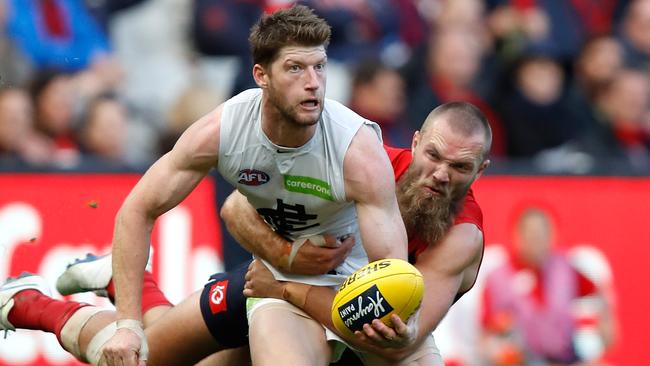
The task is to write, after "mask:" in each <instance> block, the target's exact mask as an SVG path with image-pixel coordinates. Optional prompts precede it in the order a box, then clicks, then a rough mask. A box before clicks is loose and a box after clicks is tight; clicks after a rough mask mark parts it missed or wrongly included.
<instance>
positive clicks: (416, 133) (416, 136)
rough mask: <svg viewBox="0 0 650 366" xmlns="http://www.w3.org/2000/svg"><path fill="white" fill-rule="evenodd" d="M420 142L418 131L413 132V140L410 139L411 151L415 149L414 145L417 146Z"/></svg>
mask: <svg viewBox="0 0 650 366" xmlns="http://www.w3.org/2000/svg"><path fill="white" fill-rule="evenodd" d="M418 142H420V131H415V133H414V134H413V140H411V151H413V150H415V147H416V146H418Z"/></svg>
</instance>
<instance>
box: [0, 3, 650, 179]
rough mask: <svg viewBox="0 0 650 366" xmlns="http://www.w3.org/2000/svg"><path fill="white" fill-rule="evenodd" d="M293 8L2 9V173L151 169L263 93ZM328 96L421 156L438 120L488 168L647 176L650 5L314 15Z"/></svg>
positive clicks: (409, 6) (424, 8)
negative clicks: (252, 53)
mask: <svg viewBox="0 0 650 366" xmlns="http://www.w3.org/2000/svg"><path fill="white" fill-rule="evenodd" d="M294 2H295V1H292V0H193V1H187V0H110V1H109V0H85V1H84V0H3V1H2V2H0V30H1V31H0V78H1V79H0V166H1V167H2V168H4V169H12V168H17V169H21V168H24V167H32V168H38V169H49V168H53V169H84V168H93V167H96V166H101V167H103V168H108V169H113V168H114V169H129V168H136V169H137V168H139V167H144V166H146V165H148V164H149V163H150V162H151V161H153V160H154V159H156V158H157V157H158V156H160V155H161V154H164V153H165V152H166V151H168V150H169V149H170V148H171V147H172V146H173V144H174V142H175V140H176V138H177V137H178V136H179V134H180V133H182V131H183V130H184V129H185V128H186V127H187V126H188V125H189V124H191V123H192V122H194V121H195V120H196V119H197V118H198V117H199V116H201V115H202V114H204V113H206V112H208V111H210V110H211V109H212V108H214V107H216V106H217V105H218V104H220V103H221V102H223V101H224V100H225V99H227V98H228V97H230V96H231V95H234V94H235V93H237V92H239V91H241V90H244V89H246V88H250V87H254V86H255V85H254V83H253V80H252V78H251V76H250V70H251V66H252V65H251V59H250V57H249V51H248V42H247V37H248V32H249V28H250V26H251V25H252V24H253V23H254V22H255V20H256V19H257V18H258V17H259V16H260V15H261V14H262V13H263V12H265V11H272V10H274V9H276V8H279V7H284V6H290V5H291V4H292V3H294ZM299 2H300V3H304V4H307V5H309V6H311V7H312V8H314V9H315V10H316V12H317V13H318V14H319V15H321V16H322V17H324V18H325V19H326V20H327V21H328V22H329V24H330V25H331V26H332V29H333V33H332V40H331V44H330V46H329V50H328V53H329V63H328V77H329V80H328V93H327V94H328V96H329V97H331V98H334V99H337V100H339V101H341V102H343V103H345V104H347V105H348V106H350V107H351V108H352V109H354V110H355V111H357V112H358V113H359V114H361V115H363V116H364V117H366V118H369V119H371V120H373V121H376V122H378V123H379V124H380V125H381V127H382V130H383V133H384V138H385V140H386V142H387V143H389V144H392V145H396V146H402V147H406V146H409V144H410V140H411V137H412V134H413V132H414V129H415V128H416V126H419V125H420V124H421V122H422V121H423V120H424V118H425V117H426V115H427V114H428V113H429V112H430V111H431V110H432V109H433V108H434V107H436V106H437V105H439V104H441V103H444V102H448V101H451V100H465V101H469V102H472V103H474V104H475V105H477V106H478V107H479V108H480V109H482V110H483V111H484V112H485V113H486V114H487V116H488V117H489V119H490V121H491V123H492V127H493V130H494V131H493V133H494V143H493V151H492V159H493V160H494V161H495V162H496V163H497V164H496V166H498V164H499V163H503V164H507V163H508V162H524V164H525V165H526V166H528V167H531V168H534V169H535V170H536V171H538V172H541V173H553V174H556V173H557V174H624V175H637V174H639V175H647V174H649V173H650V107H649V101H650V79H649V78H650V73H649V70H650V69H649V67H650V0H567V1H556V0H304V1H299Z"/></svg>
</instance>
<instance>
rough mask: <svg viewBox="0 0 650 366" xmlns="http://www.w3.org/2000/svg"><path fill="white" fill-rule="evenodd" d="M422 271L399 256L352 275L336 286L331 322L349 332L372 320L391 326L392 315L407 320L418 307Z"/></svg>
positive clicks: (346, 332) (422, 282)
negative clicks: (337, 288) (378, 320)
mask: <svg viewBox="0 0 650 366" xmlns="http://www.w3.org/2000/svg"><path fill="white" fill-rule="evenodd" d="M423 293H424V280H423V278H422V274H421V273H420V271H418V269H417V268H415V267H414V266H413V265H411V264H410V263H408V262H407V261H404V260H401V259H382V260H378V261H375V262H372V263H369V264H367V265H365V266H363V267H361V268H359V269H358V270H357V271H356V272H354V273H353V274H351V275H350V276H349V277H348V278H347V279H346V280H345V282H343V283H342V284H341V286H340V287H339V290H338V292H337V293H336V296H335V297H334V302H333V304H332V321H333V322H334V326H335V327H336V329H338V330H339V332H341V333H343V334H348V335H349V334H352V333H354V331H356V330H361V329H362V328H363V325H364V324H366V323H370V322H371V321H372V320H373V319H380V320H381V321H383V322H384V323H385V324H387V325H389V326H390V325H391V321H390V316H391V314H393V313H395V314H397V315H398V316H399V317H400V318H401V319H402V321H404V322H406V321H407V319H408V318H409V316H411V314H412V313H413V312H414V311H415V310H416V309H417V308H418V307H419V306H420V303H421V302H422V295H423Z"/></svg>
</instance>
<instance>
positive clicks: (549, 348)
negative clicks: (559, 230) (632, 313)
mask: <svg viewBox="0 0 650 366" xmlns="http://www.w3.org/2000/svg"><path fill="white" fill-rule="evenodd" d="M514 230H515V232H514V241H513V247H512V255H511V256H510V258H508V259H506V260H505V262H504V263H502V264H501V265H499V266H497V267H495V268H494V269H493V270H492V271H491V272H490V273H489V274H488V275H487V278H486V283H485V288H484V289H485V292H484V300H485V303H484V306H483V312H484V313H483V325H484V339H483V353H484V357H485V365H495V366H497V365H498V366H516V365H522V366H523V365H539V366H544V365H578V364H580V362H589V363H590V364H591V365H596V364H598V363H597V361H598V360H597V359H594V358H597V357H600V356H602V354H603V351H604V348H606V347H608V346H609V345H610V344H611V343H612V341H613V340H614V328H613V318H612V317H613V313H612V311H611V307H610V303H609V299H608V297H607V294H606V293H605V292H604V291H603V289H601V288H599V287H598V286H596V284H595V283H594V282H592V281H591V280H590V279H589V278H587V277H586V276H585V275H584V274H582V273H580V272H579V271H578V270H577V269H576V268H575V267H574V266H573V265H572V264H571V262H570V261H569V259H568V258H567V255H566V253H565V252H564V251H561V250H560V249H558V248H557V247H556V240H557V238H556V232H555V226H554V223H553V222H552V218H551V217H550V216H549V214H548V213H547V212H546V211H544V210H542V209H540V208H536V207H527V208H525V209H524V210H523V211H522V212H521V213H520V215H519V216H518V217H517V222H516V224H515V228H514ZM585 297H590V299H598V300H597V304H598V306H597V308H598V310H597V311H595V312H594V313H592V314H591V315H592V316H593V318H592V319H591V320H590V321H591V322H593V323H594V324H596V325H597V329H599V331H600V332H599V334H598V335H597V339H598V342H600V345H601V349H600V352H593V353H590V354H586V353H585V354H580V353H579V352H577V351H578V350H577V349H576V347H575V343H574V342H575V341H576V337H577V335H578V330H579V328H580V325H579V324H578V320H580V321H583V320H584V319H578V318H579V317H582V316H583V314H582V313H581V312H579V311H578V310H577V309H576V306H577V304H578V302H579V301H580V300H581V299H584V298H585Z"/></svg>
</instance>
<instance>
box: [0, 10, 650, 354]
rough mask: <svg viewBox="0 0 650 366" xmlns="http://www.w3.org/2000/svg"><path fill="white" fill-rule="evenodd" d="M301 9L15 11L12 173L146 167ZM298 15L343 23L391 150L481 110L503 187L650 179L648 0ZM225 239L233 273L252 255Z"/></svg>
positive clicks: (3, 138) (348, 72)
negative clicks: (269, 27)
mask: <svg viewBox="0 0 650 366" xmlns="http://www.w3.org/2000/svg"><path fill="white" fill-rule="evenodd" d="M292 3H293V1H291V0H266V1H265V0H194V1H188V0H86V1H84V0H2V1H0V29H1V31H0V172H4V173H15V172H54V173H68V172H119V173H122V172H127V173H128V172H134V173H139V172H142V171H143V169H145V168H146V167H148V165H149V164H150V163H151V162H153V161H154V160H155V159H156V158H157V157H159V156H160V155H162V154H164V153H165V152H166V151H168V150H169V149H170V148H171V147H172V146H173V143H174V142H175V140H176V138H177V137H178V136H179V135H180V134H181V133H182V131H183V130H184V129H185V128H186V127H187V126H188V125H189V124H190V123H192V122H194V121H195V120H196V119H197V118H198V117H200V116H201V115H203V114H205V113H206V112H207V111H209V110H211V109H212V108H214V107H216V106H217V105H218V104H220V103H221V102H223V101H224V100H226V99H227V98H228V97H230V96H231V95H234V94H236V93H237V92H239V91H241V90H244V89H246V88H249V87H254V84H253V81H252V78H251V77H250V68H251V66H252V65H251V61H250V59H249V56H248V54H249V51H248V43H247V36H248V31H249V28H250V26H251V25H252V24H253V23H254V21H255V20H256V19H257V18H258V17H259V15H260V14H262V12H264V11H271V10H273V9H276V8H278V7H283V6H288V5H290V4H292ZM301 3H305V4H307V5H309V6H311V7H312V8H314V9H315V10H316V11H317V13H318V14H320V15H321V16H323V17H324V18H325V19H326V20H327V21H328V22H329V23H330V25H331V26H332V28H333V37H332V41H331V44H330V47H329V52H328V53H329V58H330V59H329V63H328V79H329V80H328V92H327V94H328V96H329V97H331V98H333V99H336V100H339V101H341V102H344V103H345V104H347V105H348V106H350V107H351V108H352V109H354V110H355V111H357V112H358V113H360V114H361V115H363V116H365V117H367V118H369V119H371V120H373V121H376V122H378V123H379V124H380V125H381V127H382V131H383V133H384V137H385V140H386V142H387V143H389V144H391V145H395V146H401V147H407V146H409V145H410V141H411V137H412V134H413V132H414V128H415V127H416V126H419V125H420V123H421V122H422V121H423V120H424V117H425V116H426V115H427V114H428V113H429V111H430V110H431V109H432V108H434V107H435V106H437V105H439V104H441V103H444V102H447V101H451V100H466V101H470V102H472V103H474V104H475V105H477V106H478V107H480V108H481V109H482V110H483V111H484V112H485V113H486V114H487V115H488V116H489V119H490V121H491V123H492V126H493V129H494V136H495V139H494V144H493V151H492V161H493V164H492V166H491V167H490V168H489V169H488V171H487V172H486V174H488V175H500V174H507V175H526V176H529V175H540V176H548V175H553V176H555V175H563V176H566V175H577V176H594V175H597V176H601V175H605V176H634V177H637V176H648V175H650V109H649V104H648V103H649V102H650V73H649V71H650V70H649V69H648V68H649V67H650V0H566V1H556V0H312V1H301ZM214 179H215V180H216V186H217V187H220V188H221V187H223V186H224V185H225V183H224V182H223V181H222V180H221V179H220V178H218V177H217V175H216V174H215V175H214ZM227 193H229V190H228V189H217V196H218V197H217V207H218V202H219V201H220V200H222V199H223V197H225V195H226V194H227ZM1 195H2V194H1V193H0V196H1ZM515 196H516V195H515ZM484 197H485V196H484ZM0 198H2V197H0ZM486 198H487V197H486ZM490 199H491V200H492V198H490ZM486 201H487V199H486ZM482 202H483V201H482ZM513 202H514V200H513ZM516 204H518V203H516V202H515V203H513V205H516ZM577 205H578V204H576V206H577ZM638 212H641V211H640V210H639V211H638ZM561 215H565V216H569V217H570V215H568V214H566V213H560V216H561ZM487 219H488V220H493V218H492V217H487ZM499 220H500V219H499ZM564 221H565V222H571V220H569V219H565V220H564ZM486 227H488V228H489V227H490V225H489V224H488V225H486ZM488 234H491V233H488ZM501 236H503V235H501ZM499 239H501V238H499ZM222 242H223V246H222V250H223V253H222V255H223V259H224V262H225V263H224V265H225V268H226V269H227V268H229V267H231V266H233V265H235V264H237V263H239V262H240V261H241V260H243V259H245V258H246V257H247V254H246V253H245V252H243V251H242V250H241V249H239V248H238V246H237V245H236V244H234V243H233V241H232V238H230V237H229V236H228V235H227V233H224V238H223V241H222ZM458 305H461V304H458ZM458 305H457V306H456V307H459V306H458ZM461 306H462V305H461ZM466 320H467V319H461V320H459V322H461V323H462V322H466ZM627 341H629V339H628V340H627ZM443 342H444V340H443ZM461 351H463V350H461ZM459 352H460V351H459Z"/></svg>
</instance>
